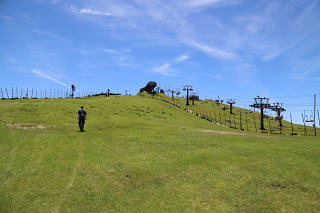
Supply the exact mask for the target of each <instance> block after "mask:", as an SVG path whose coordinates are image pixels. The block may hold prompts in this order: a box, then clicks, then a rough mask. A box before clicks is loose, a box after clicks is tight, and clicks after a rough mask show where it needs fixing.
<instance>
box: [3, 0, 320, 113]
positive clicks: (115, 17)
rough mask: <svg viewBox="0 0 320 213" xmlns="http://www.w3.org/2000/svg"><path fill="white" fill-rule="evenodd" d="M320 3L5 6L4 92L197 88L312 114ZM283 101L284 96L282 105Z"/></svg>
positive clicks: (88, 0) (36, 0)
mask: <svg viewBox="0 0 320 213" xmlns="http://www.w3.org/2000/svg"><path fill="white" fill-rule="evenodd" d="M319 20H320V2H319V1H318V0H315V1H313V0H299V1H296V0H292V1H272V0H266V1H263V0H261V1H255V0H252V1H245V0H176V1H173V0H152V1H150V0H131V1H125V0H124V1H122V0H104V1H102V0H85V1H83V0H75V1H62V0H29V1H21V0H19V1H18V0H1V1H0V68H1V70H0V73H1V79H0V85H1V88H6V87H7V88H11V87H12V86H14V87H15V86H17V87H19V88H20V87H22V88H27V87H28V88H37V89H53V88H55V89H61V90H67V89H68V88H69V87H70V85H71V84H75V86H76V88H77V89H78V90H82V91H105V90H106V89H107V88H110V89H111V91H115V92H122V93H123V92H124V90H126V89H127V90H128V91H129V92H130V93H136V92H137V91H138V90H139V88H141V87H143V86H144V85H145V84H146V83H147V82H148V81H150V80H154V81H156V82H158V83H159V84H160V85H161V87H164V88H181V86H182V85H184V84H191V85H193V86H194V88H195V90H197V91H199V94H200V96H201V97H202V98H216V97H217V96H221V97H225V98H228V97H234V98H236V99H237V101H238V103H239V104H240V106H241V105H248V104H249V103H250V102H252V101H251V98H252V97H255V96H257V95H260V96H267V97H277V98H273V99H272V101H280V102H286V103H287V104H288V105H287V107H288V108H290V104H291V108H290V109H291V110H301V109H305V107H304V105H300V106H294V105H292V104H296V103H301V104H305V105H307V104H310V103H312V101H313V97H312V96H303V97H299V98H298V97H297V98H293V97H288V96H300V95H312V94H315V93H320V83H319V82H320V48H319V47H320V36H319V35H320V24H319ZM278 97H283V98H278Z"/></svg>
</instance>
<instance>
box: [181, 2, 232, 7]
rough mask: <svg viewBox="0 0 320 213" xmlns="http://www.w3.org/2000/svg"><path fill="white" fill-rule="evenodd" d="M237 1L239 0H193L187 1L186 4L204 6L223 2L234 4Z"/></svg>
mask: <svg viewBox="0 0 320 213" xmlns="http://www.w3.org/2000/svg"><path fill="white" fill-rule="evenodd" d="M236 2H238V0H191V1H188V2H186V5H187V6H188V7H203V6H212V5H221V4H234V3H236Z"/></svg>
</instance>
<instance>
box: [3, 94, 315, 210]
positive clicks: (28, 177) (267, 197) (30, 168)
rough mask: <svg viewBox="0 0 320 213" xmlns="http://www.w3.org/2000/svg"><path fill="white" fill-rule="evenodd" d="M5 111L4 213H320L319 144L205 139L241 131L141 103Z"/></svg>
mask: <svg viewBox="0 0 320 213" xmlns="http://www.w3.org/2000/svg"><path fill="white" fill-rule="evenodd" d="M80 105H84V106H85V108H86V110H87V113H88V120H87V122H86V126H85V132H84V133H81V132H79V131H78V128H77V117H76V112H77V110H78V108H79V107H80ZM0 111H1V115H0V158H1V160H0V212H319V211H320V202H319V200H320V151H319V150H320V145H319V141H320V140H319V138H320V137H310V136H309V137H307V136H285V135H275V136H267V137H259V136H261V134H256V133H250V134H249V135H246V136H237V135H218V134H210V133H203V132H200V131H199V130H204V129H205V130H217V131H233V132H237V131H239V132H240V130H237V129H230V128H226V127H223V126H219V125H216V124H213V123H210V122H208V121H206V120H204V119H200V118H199V117H196V116H194V115H193V114H191V113H187V112H186V111H184V110H181V109H179V108H177V107H175V106H173V105H170V104H167V103H164V102H162V101H160V100H157V99H151V98H146V97H139V96H131V97H129V96H121V97H111V98H105V97H98V98H90V99H73V100H70V99H69V100H67V99H42V100H40V99H38V100H2V101H1V102H0ZM38 125H41V126H44V127H45V128H44V129H38V128H36V127H37V126H38ZM22 127H25V129H22ZM32 127H33V128H32ZM263 136H266V135H263Z"/></svg>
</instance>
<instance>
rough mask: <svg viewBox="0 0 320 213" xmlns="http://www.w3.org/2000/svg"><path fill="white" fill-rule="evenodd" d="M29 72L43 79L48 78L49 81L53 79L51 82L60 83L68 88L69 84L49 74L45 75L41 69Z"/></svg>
mask: <svg viewBox="0 0 320 213" xmlns="http://www.w3.org/2000/svg"><path fill="white" fill-rule="evenodd" d="M31 72H32V73H33V74H36V75H38V76H40V77H42V78H44V79H48V80H50V81H53V82H55V83H57V84H60V85H62V86H65V87H67V88H69V86H68V85H67V84H65V83H63V82H62V81H59V80H57V79H56V78H54V77H52V76H49V75H47V74H45V73H43V72H41V71H38V70H32V71H31Z"/></svg>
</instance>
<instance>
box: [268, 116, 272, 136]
mask: <svg viewBox="0 0 320 213" xmlns="http://www.w3.org/2000/svg"><path fill="white" fill-rule="evenodd" d="M267 116H268V121H269V129H270V133H271V134H272V127H271V123H270V117H269V115H267Z"/></svg>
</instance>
